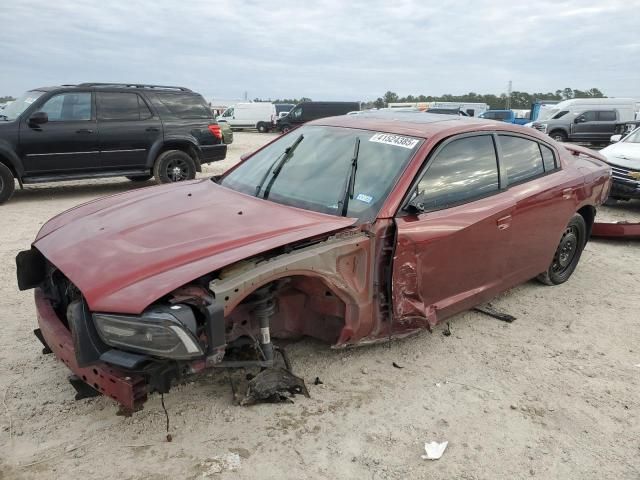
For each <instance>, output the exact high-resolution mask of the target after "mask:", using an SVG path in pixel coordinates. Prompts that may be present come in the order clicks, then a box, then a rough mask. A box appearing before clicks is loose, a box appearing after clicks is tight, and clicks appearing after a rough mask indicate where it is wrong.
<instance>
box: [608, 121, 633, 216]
mask: <svg viewBox="0 0 640 480" xmlns="http://www.w3.org/2000/svg"><path fill="white" fill-rule="evenodd" d="M611 141H612V142H613V144H611V145H609V146H608V147H606V148H603V149H602V150H600V153H601V154H602V155H604V156H605V157H606V158H607V163H608V164H609V165H610V166H611V172H612V176H613V182H612V183H611V192H610V193H609V199H610V200H611V201H615V200H629V199H632V198H640V128H636V129H635V130H634V131H633V132H631V133H630V134H628V135H627V136H626V137H624V138H622V135H613V136H612V137H611ZM610 203H612V202H610Z"/></svg>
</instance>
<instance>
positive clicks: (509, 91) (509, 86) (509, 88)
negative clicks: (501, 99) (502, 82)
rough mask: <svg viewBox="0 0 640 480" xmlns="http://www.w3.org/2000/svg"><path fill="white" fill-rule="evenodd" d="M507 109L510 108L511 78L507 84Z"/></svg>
mask: <svg viewBox="0 0 640 480" xmlns="http://www.w3.org/2000/svg"><path fill="white" fill-rule="evenodd" d="M507 110H511V80H509V85H508V86H507Z"/></svg>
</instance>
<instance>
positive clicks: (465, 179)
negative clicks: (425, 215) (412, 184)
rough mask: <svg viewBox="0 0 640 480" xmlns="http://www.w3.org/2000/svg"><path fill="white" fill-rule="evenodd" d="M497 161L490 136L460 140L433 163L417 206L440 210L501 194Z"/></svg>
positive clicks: (432, 161) (434, 159)
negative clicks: (499, 191)
mask: <svg viewBox="0 0 640 480" xmlns="http://www.w3.org/2000/svg"><path fill="white" fill-rule="evenodd" d="M499 188H500V182H499V177H498V159H497V156H496V150H495V146H494V143H493V138H492V136H491V135H479V136H475V137H466V138H460V139H458V140H453V141H452V142H450V143H448V144H447V145H445V146H444V147H443V148H442V150H440V151H439V152H438V153H437V154H436V156H435V157H434V158H433V159H432V160H431V161H430V163H429V166H428V168H427V171H426V172H425V173H424V175H423V177H422V179H421V180H420V182H419V183H418V187H417V192H416V199H415V200H416V202H417V203H419V204H420V206H421V208H422V209H423V210H427V211H428V210H440V209H443V208H448V207H452V206H454V205H458V204H461V203H465V202H469V201H472V200H475V199H477V198H480V197H484V196H486V195H489V194H492V193H494V192H496V191H498V190H499Z"/></svg>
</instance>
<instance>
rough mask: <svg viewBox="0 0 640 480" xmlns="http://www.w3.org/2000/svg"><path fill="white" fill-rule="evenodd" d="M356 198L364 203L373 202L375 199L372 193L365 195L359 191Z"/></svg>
mask: <svg viewBox="0 0 640 480" xmlns="http://www.w3.org/2000/svg"><path fill="white" fill-rule="evenodd" d="M356 200H360V201H361V202H364V203H371V202H372V201H373V197H372V196H371V195H365V194H364V193H359V194H358V196H357V197H356Z"/></svg>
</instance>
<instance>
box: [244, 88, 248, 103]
mask: <svg viewBox="0 0 640 480" xmlns="http://www.w3.org/2000/svg"><path fill="white" fill-rule="evenodd" d="M248 96H249V92H247V91H246V90H245V92H244V101H245V102H246V101H247V97H248Z"/></svg>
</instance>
